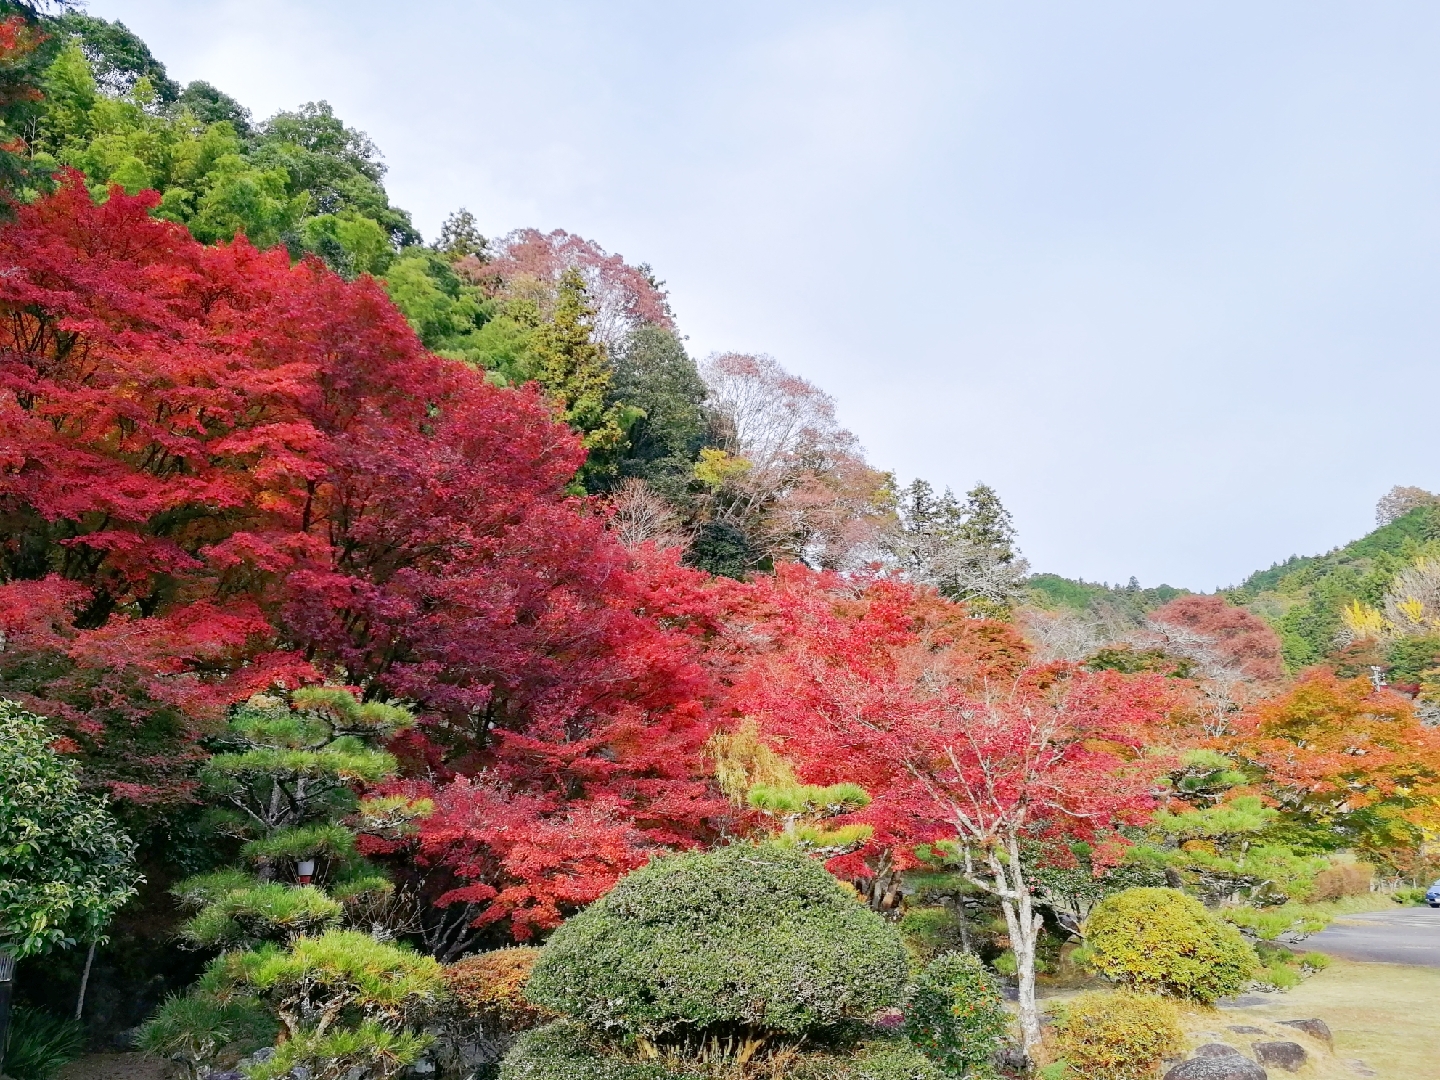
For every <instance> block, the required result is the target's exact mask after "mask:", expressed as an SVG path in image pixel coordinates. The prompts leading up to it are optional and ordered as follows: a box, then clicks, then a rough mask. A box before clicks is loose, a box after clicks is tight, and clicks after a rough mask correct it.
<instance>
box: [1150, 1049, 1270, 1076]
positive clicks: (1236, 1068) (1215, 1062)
mask: <svg viewBox="0 0 1440 1080" xmlns="http://www.w3.org/2000/svg"><path fill="white" fill-rule="evenodd" d="M1165 1080H1270V1074H1269V1073H1267V1072H1266V1071H1265V1070H1264V1069H1263V1068H1261V1067H1260V1066H1259V1065H1256V1064H1255V1062H1253V1061H1251V1060H1250V1059H1249V1058H1247V1057H1245V1056H1243V1055H1241V1054H1226V1055H1225V1056H1224V1057H1194V1058H1191V1059H1190V1060H1189V1061H1182V1062H1180V1064H1179V1065H1176V1066H1175V1067H1174V1068H1172V1069H1171V1070H1170V1071H1169V1072H1167V1073H1166V1074H1165Z"/></svg>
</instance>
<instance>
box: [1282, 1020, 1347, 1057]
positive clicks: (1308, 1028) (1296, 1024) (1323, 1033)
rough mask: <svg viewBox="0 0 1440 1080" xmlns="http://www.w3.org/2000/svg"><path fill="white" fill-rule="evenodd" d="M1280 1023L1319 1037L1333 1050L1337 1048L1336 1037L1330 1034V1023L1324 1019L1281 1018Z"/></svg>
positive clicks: (1316, 1037) (1312, 1036)
mask: <svg viewBox="0 0 1440 1080" xmlns="http://www.w3.org/2000/svg"><path fill="white" fill-rule="evenodd" d="M1280 1023H1281V1025H1282V1026H1284V1027H1292V1028H1295V1029H1296V1030H1297V1031H1303V1032H1305V1034H1306V1035H1309V1036H1310V1037H1311V1038H1313V1039H1319V1040H1320V1041H1321V1042H1323V1043H1324V1044H1325V1045H1326V1046H1328V1047H1329V1048H1330V1049H1331V1050H1334V1049H1335V1037H1334V1036H1333V1035H1331V1034H1330V1025H1329V1024H1327V1023H1325V1021H1324V1020H1313V1019H1312V1020H1281V1021H1280Z"/></svg>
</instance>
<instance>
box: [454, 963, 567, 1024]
mask: <svg viewBox="0 0 1440 1080" xmlns="http://www.w3.org/2000/svg"><path fill="white" fill-rule="evenodd" d="M539 955H540V950H539V949H537V948H534V947H531V946H520V947H516V948H510V949H494V950H492V951H491V952H486V953H481V954H480V955H479V956H467V957H466V958H465V959H463V960H458V961H456V962H455V963H453V964H450V965H448V966H447V967H446V968H445V969H444V976H445V986H446V988H447V989H448V990H449V991H450V996H451V998H452V999H453V1000H454V1002H455V1005H456V1007H458V1008H459V1009H461V1010H462V1011H464V1012H465V1013H467V1014H469V1015H470V1016H472V1017H474V1018H475V1019H477V1020H479V1021H481V1023H484V1024H487V1025H491V1026H493V1027H495V1028H498V1029H499V1030H501V1031H506V1032H511V1031H524V1030H526V1029H527V1028H532V1027H534V1026H535V1025H536V1024H541V1023H544V1022H545V1021H546V1020H549V1019H552V1018H553V1015H554V1014H553V1013H549V1012H547V1011H546V1010H544V1009H541V1008H538V1007H537V1006H535V1005H532V1004H531V1003H530V1002H529V1001H527V1000H526V999H525V984H526V983H527V982H528V981H529V980H530V972H531V970H533V969H534V967H535V960H536V958H537V957H539Z"/></svg>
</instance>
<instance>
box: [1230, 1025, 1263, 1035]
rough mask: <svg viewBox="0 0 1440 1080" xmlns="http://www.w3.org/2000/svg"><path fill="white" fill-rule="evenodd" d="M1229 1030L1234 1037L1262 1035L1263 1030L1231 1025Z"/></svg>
mask: <svg viewBox="0 0 1440 1080" xmlns="http://www.w3.org/2000/svg"><path fill="white" fill-rule="evenodd" d="M1230 1030H1231V1031H1233V1032H1234V1033H1235V1034H1236V1035H1264V1034H1265V1029H1264V1028H1257V1027H1251V1026H1250V1025H1249V1024H1232V1025H1231V1026H1230Z"/></svg>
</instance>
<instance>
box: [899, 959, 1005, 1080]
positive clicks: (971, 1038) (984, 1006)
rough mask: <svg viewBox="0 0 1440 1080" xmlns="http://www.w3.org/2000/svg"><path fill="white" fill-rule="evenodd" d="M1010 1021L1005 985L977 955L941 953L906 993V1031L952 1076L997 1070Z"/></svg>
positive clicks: (915, 1042)
mask: <svg viewBox="0 0 1440 1080" xmlns="http://www.w3.org/2000/svg"><path fill="white" fill-rule="evenodd" d="M1009 1026H1010V1018H1009V1015H1008V1014H1007V1013H1006V1012H1005V1006H1004V1003H1003V1001H1002V999H1001V996H1000V989H999V987H998V986H997V985H996V983H995V980H994V978H993V977H992V976H991V975H990V973H989V972H988V971H986V970H985V968H984V966H983V965H982V964H981V963H980V961H979V960H977V959H976V958H975V957H973V956H968V955H965V954H963V953H946V954H944V955H942V956H939V957H937V958H936V959H935V960H934V961H933V962H931V963H930V965H929V966H928V967H926V968H925V970H924V971H922V972H921V973H920V976H919V977H918V978H917V979H916V980H915V984H914V985H913V986H912V987H911V988H910V990H909V992H908V993H907V995H906V1002H905V1034H906V1036H908V1037H909V1039H910V1041H911V1042H912V1043H913V1044H914V1045H915V1046H916V1047H918V1048H919V1049H920V1050H922V1051H923V1052H924V1053H925V1055H926V1056H927V1057H928V1058H930V1060H932V1061H934V1062H935V1063H936V1064H937V1065H939V1066H940V1067H941V1069H943V1070H944V1071H945V1073H946V1074H947V1075H950V1076H975V1077H979V1076H990V1075H993V1072H994V1070H993V1068H992V1066H991V1058H992V1057H993V1056H994V1053H995V1051H996V1050H998V1049H999V1047H1000V1041H1001V1039H1003V1038H1004V1036H1005V1032H1006V1029H1008V1028H1009Z"/></svg>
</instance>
